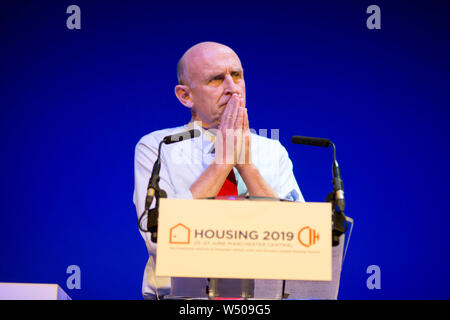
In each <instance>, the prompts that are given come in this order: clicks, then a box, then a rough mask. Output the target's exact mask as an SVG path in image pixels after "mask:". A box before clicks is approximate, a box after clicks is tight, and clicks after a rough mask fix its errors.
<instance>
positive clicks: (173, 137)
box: [163, 129, 200, 144]
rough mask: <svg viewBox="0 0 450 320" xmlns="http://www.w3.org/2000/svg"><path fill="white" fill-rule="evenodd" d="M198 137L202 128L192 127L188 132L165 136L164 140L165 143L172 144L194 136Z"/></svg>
mask: <svg viewBox="0 0 450 320" xmlns="http://www.w3.org/2000/svg"><path fill="white" fill-rule="evenodd" d="M197 137H200V130H198V129H192V130H189V131H186V132H181V133H175V134H172V135H171V136H167V137H164V139H163V142H164V143H165V144H171V143H175V142H180V141H183V140H189V139H193V138H197Z"/></svg>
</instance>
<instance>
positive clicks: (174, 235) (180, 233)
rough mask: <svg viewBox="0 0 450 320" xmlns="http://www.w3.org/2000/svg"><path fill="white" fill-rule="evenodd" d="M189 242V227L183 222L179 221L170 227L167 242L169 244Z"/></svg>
mask: <svg viewBox="0 0 450 320" xmlns="http://www.w3.org/2000/svg"><path fill="white" fill-rule="evenodd" d="M190 242H191V229H189V228H188V227H186V226H185V225H184V224H182V223H179V224H177V225H175V226H173V227H172V228H170V237H169V243H171V244H189V243H190Z"/></svg>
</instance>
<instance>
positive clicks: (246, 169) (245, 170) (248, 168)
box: [236, 163, 259, 177]
mask: <svg viewBox="0 0 450 320" xmlns="http://www.w3.org/2000/svg"><path fill="white" fill-rule="evenodd" d="M236 169H237V171H238V172H239V174H240V175H241V176H242V177H243V176H244V175H246V174H251V173H252V172H259V170H258V168H257V167H255V166H254V165H253V164H252V163H249V164H245V163H244V164H237V165H236Z"/></svg>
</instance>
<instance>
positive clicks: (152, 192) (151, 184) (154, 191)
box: [138, 129, 200, 242]
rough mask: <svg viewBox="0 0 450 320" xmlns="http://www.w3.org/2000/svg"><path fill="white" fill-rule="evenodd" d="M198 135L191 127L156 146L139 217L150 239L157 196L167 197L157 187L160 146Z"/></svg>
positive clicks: (154, 232)
mask: <svg viewBox="0 0 450 320" xmlns="http://www.w3.org/2000/svg"><path fill="white" fill-rule="evenodd" d="M199 136H200V130H197V129H192V130H189V131H186V132H181V133H176V134H173V135H170V136H166V137H164V138H163V139H162V140H161V142H160V143H159V146H158V157H157V158H156V161H155V163H154V164H153V169H152V174H151V176H150V179H149V181H148V187H147V196H146V198H145V210H144V212H143V213H142V215H141V216H140V218H139V221H138V224H139V229H140V230H142V231H143V232H151V234H152V235H151V239H152V241H153V242H156V238H157V230H158V208H159V198H167V193H166V192H165V191H164V190H162V189H160V188H159V180H160V177H159V171H160V170H161V146H162V144H163V143H164V144H171V143H176V142H180V141H184V140H189V139H192V138H196V137H199ZM154 197H156V204H155V207H154V208H153V209H151V210H150V206H151V204H152V202H153V198H154ZM145 215H147V230H143V229H142V227H141V220H142V218H143V217H144V216H145Z"/></svg>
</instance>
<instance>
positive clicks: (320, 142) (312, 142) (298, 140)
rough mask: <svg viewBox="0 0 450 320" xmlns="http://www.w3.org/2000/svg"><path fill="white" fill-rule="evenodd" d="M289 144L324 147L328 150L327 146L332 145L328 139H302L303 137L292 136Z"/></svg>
mask: <svg viewBox="0 0 450 320" xmlns="http://www.w3.org/2000/svg"><path fill="white" fill-rule="evenodd" d="M291 142H292V143H294V144H304V145H308V146H314V147H325V148H328V147H329V146H331V145H332V143H331V141H330V140H328V139H323V138H312V137H303V136H293V137H292V138H291Z"/></svg>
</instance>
